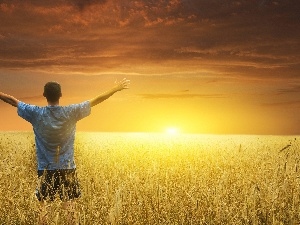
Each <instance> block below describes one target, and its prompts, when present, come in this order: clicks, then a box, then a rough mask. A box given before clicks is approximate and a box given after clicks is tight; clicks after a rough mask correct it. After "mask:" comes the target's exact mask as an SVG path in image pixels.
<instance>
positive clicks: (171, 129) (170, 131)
mask: <svg viewBox="0 0 300 225" xmlns="http://www.w3.org/2000/svg"><path fill="white" fill-rule="evenodd" d="M165 133H166V134H169V135H176V134H179V133H180V130H179V129H178V128H176V127H168V128H167V129H166V130H165Z"/></svg>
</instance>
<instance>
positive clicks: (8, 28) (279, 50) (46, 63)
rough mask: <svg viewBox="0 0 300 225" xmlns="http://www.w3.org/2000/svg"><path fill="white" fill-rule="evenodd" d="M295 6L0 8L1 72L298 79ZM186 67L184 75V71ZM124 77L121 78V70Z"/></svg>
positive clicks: (173, 1)
mask: <svg viewBox="0 0 300 225" xmlns="http://www.w3.org/2000/svg"><path fill="white" fill-rule="evenodd" d="M299 7H300V2H299V1H296V0H289V1H285V0H277V1H272V0H265V1H262V0H256V1H246V0H240V1H229V0H224V1H220V0H213V1H207V0H198V1H195V0H159V1H154V0H138V1H129V0H126V1H119V0H55V1H45V0H43V1H33V0H31V1H17V0H12V1H3V0H2V1H0V67H2V68H11V69H15V68H18V69H23V68H27V69H47V68H48V69H49V68H56V69H60V70H62V71H63V70H69V71H73V72H75V71H76V72H77V71H78V70H79V71H81V72H91V71H92V70H98V71H99V70H105V71H107V70H108V69H109V70H113V69H117V70H118V69H119V70H120V69H121V70H123V68H127V69H128V70H132V72H141V71H140V70H138V69H137V65H141V64H144V65H145V67H154V65H157V68H158V69H159V67H160V66H161V65H163V64H164V63H170V62H173V63H172V64H171V66H170V64H168V68H169V69H170V70H171V71H176V70H177V68H178V62H181V64H180V66H181V68H182V70H186V69H189V68H194V69H200V68H204V67H205V69H206V70H210V71H214V72H219V73H221V72H223V73H224V74H231V75H232V76H236V75H240V76H260V77H261V76H265V77H272V76H275V77H282V76H283V75H282V74H284V76H285V77H298V76H299V68H300V63H299V61H300V60H299V58H300V54H299V52H300V44H299V38H298V37H299V36H300V19H299V18H300V16H299V15H300V14H299ZM185 67H188V68H185ZM123 72H124V71H123Z"/></svg>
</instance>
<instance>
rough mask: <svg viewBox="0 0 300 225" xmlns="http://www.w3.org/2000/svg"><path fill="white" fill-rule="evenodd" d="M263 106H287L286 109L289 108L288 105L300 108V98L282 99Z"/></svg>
mask: <svg viewBox="0 0 300 225" xmlns="http://www.w3.org/2000/svg"><path fill="white" fill-rule="evenodd" d="M262 106H265V107H280V108H282V107H286V109H288V107H293V108H294V107H297V108H300V100H296V101H282V102H269V103H264V104H262Z"/></svg>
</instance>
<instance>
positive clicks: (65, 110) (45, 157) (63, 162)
mask: <svg viewBox="0 0 300 225" xmlns="http://www.w3.org/2000/svg"><path fill="white" fill-rule="evenodd" d="M129 84H130V81H129V80H126V79H123V80H122V81H120V82H116V84H115V86H114V87H113V88H111V89H110V90H108V91H106V92H104V93H102V94H100V95H99V96H96V97H95V98H93V99H91V100H87V101H84V102H82V103H79V104H72V105H68V106H60V105H59V99H60V97H61V96H62V92H61V86H60V84H59V83H57V82H48V83H46V85H45V86H44V94H43V96H44V97H45V98H46V99H47V102H48V105H47V106H45V107H39V106H35V105H30V104H26V103H24V102H22V101H19V100H18V99H16V98H15V97H13V96H10V95H7V94H4V93H2V92H0V99H1V100H2V101H4V102H6V103H8V104H10V105H12V106H14V107H17V112H18V115H19V116H20V117H22V118H23V119H25V120H27V121H28V122H29V123H31V124H32V127H33V131H34V134H35V143H36V158H37V166H38V168H37V173H38V177H39V185H38V187H37V188H36V197H37V199H38V200H39V201H40V202H41V203H42V212H41V214H40V218H39V221H40V224H44V223H45V222H46V221H45V220H46V217H45V215H46V214H47V212H46V211H45V204H44V203H45V201H53V200H54V198H55V195H56V194H59V197H60V199H61V200H62V201H63V208H64V209H67V210H68V211H69V215H68V216H69V219H70V223H71V224H74V223H73V222H74V219H75V215H74V212H72V211H73V210H74V201H72V200H74V199H76V198H78V197H79V196H80V188H79V183H78V180H77V176H76V164H75V161H74V140H75V131H76V123H77V121H79V120H81V119H83V118H85V117H87V116H88V115H90V113H91V107H93V106H95V105H97V104H99V103H101V102H103V101H104V100H106V99H108V98H109V97H111V96H112V95H113V94H114V93H116V92H118V91H121V90H123V89H127V88H128V86H129ZM72 220H73V222H71V221H72Z"/></svg>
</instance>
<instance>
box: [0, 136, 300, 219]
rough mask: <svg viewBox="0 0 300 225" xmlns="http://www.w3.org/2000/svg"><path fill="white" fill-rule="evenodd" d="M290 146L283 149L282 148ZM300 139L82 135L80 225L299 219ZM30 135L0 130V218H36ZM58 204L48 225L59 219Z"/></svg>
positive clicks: (79, 150) (78, 141) (79, 144)
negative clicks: (0, 131)
mask: <svg viewBox="0 0 300 225" xmlns="http://www.w3.org/2000/svg"><path fill="white" fill-rule="evenodd" d="M286 146H288V147H286ZM299 154H300V149H299V139H298V137H284V136H209V135H179V136H168V135H162V134H135V133H132V134H131V133H110V134H109V133H78V134H77V136H76V143H75V156H76V163H77V171H78V177H79V180H80V184H81V188H82V197H81V198H80V199H79V200H78V201H77V206H76V213H77V215H78V220H79V221H80V223H81V224H297V223H299V221H300V174H299V160H300V156H299ZM36 182H37V177H36V162H35V146H34V137H33V134H32V133H29V132H23V133H18V132H2V133H0V191H1V194H0V224H36V222H37V219H36V218H37V216H38V212H39V202H38V201H37V200H36V199H35V196H34V190H35V187H36ZM60 206H61V202H60V201H55V202H53V203H52V204H51V205H49V206H48V208H47V210H48V217H49V221H50V223H49V224H64V223H65V218H64V212H63V211H62V210H61V207H60Z"/></svg>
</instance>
